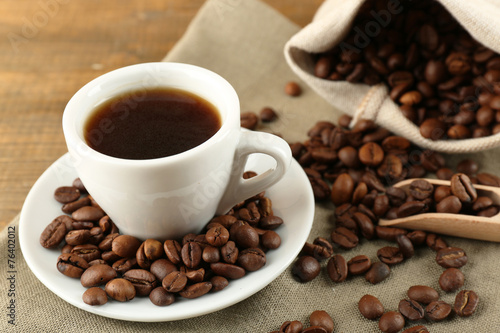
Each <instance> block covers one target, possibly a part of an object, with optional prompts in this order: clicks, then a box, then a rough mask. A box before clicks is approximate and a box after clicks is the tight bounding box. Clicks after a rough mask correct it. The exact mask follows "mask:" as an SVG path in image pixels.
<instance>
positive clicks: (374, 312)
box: [358, 295, 384, 320]
mask: <svg viewBox="0 0 500 333" xmlns="http://www.w3.org/2000/svg"><path fill="white" fill-rule="evenodd" d="M358 309H359V312H361V314H362V315H363V317H365V318H366V319H370V320H374V319H377V318H379V317H380V316H382V315H383V314H384V306H383V305H382V302H380V301H379V299H378V298H377V297H375V296H372V295H364V296H363V297H361V299H360V300H359V302H358Z"/></svg>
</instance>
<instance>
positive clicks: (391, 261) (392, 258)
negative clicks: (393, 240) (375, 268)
mask: <svg viewBox="0 0 500 333" xmlns="http://www.w3.org/2000/svg"><path fill="white" fill-rule="evenodd" d="M377 257H378V259H379V260H380V261H381V262H383V263H385V264H387V265H395V264H399V263H400V262H402V261H403V259H404V258H403V254H402V253H401V251H400V250H399V248H397V247H394V246H384V247H382V248H380V249H379V250H378V251H377Z"/></svg>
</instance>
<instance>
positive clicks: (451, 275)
mask: <svg viewBox="0 0 500 333" xmlns="http://www.w3.org/2000/svg"><path fill="white" fill-rule="evenodd" d="M464 282H465V275H464V273H462V271H460V270H459V269H458V268H448V269H446V270H445V271H444V272H443V273H442V274H441V276H440V277H439V286H440V287H441V289H443V290H444V291H446V292H452V291H456V290H458V289H460V288H462V287H463V285H464Z"/></svg>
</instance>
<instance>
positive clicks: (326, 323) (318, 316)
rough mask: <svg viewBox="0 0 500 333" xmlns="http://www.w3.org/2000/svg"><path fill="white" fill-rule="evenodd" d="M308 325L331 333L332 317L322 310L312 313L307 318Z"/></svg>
mask: <svg viewBox="0 0 500 333" xmlns="http://www.w3.org/2000/svg"><path fill="white" fill-rule="evenodd" d="M309 324H311V326H320V327H323V328H324V329H325V330H326V332H327V333H332V332H333V329H334V323H333V319H332V317H331V316H330V315H329V314H328V312H326V311H323V310H316V311H313V312H312V313H311V315H310V316H309Z"/></svg>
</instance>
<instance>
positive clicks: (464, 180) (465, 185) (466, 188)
mask: <svg viewBox="0 0 500 333" xmlns="http://www.w3.org/2000/svg"><path fill="white" fill-rule="evenodd" d="M450 182H451V192H452V193H453V195H455V196H456V197H458V199H460V201H462V202H474V201H476V199H477V192H476V189H475V188H474V185H473V184H472V182H471V180H470V178H469V177H468V176H467V175H466V174H463V173H457V174H455V175H453V177H452V178H451V181H450Z"/></svg>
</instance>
